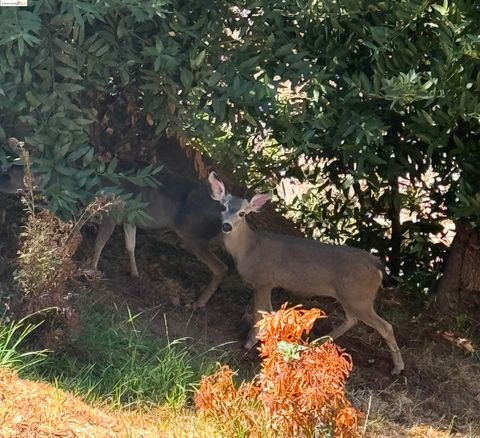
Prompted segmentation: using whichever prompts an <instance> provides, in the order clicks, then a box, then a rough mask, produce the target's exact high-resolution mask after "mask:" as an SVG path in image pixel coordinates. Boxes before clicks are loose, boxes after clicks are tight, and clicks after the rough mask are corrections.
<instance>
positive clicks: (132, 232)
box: [123, 223, 139, 277]
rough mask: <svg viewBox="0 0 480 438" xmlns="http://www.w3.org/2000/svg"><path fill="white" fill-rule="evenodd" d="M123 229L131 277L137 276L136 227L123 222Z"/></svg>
mask: <svg viewBox="0 0 480 438" xmlns="http://www.w3.org/2000/svg"><path fill="white" fill-rule="evenodd" d="M123 231H124V233H125V247H126V248H127V252H128V257H129V259H130V275H131V276H132V277H138V276H139V275H138V269H137V262H136V260H135V245H136V239H137V227H136V226H135V225H132V224H127V223H124V224H123Z"/></svg>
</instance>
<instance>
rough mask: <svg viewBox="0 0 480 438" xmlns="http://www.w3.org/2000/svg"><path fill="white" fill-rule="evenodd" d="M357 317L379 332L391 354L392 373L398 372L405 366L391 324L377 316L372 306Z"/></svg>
mask: <svg viewBox="0 0 480 438" xmlns="http://www.w3.org/2000/svg"><path fill="white" fill-rule="evenodd" d="M357 317H358V318H359V319H360V320H361V321H363V322H364V323H365V324H367V325H368V326H370V327H372V328H374V329H375V330H376V331H377V332H378V333H379V334H380V336H381V337H382V338H383V339H385V341H386V343H387V345H388V348H389V349H390V353H391V355H392V360H393V370H392V374H400V373H401V372H402V371H403V369H404V368H405V364H404V363H403V359H402V355H401V353H400V349H399V348H398V345H397V341H396V339H395V334H394V333H393V327H392V325H391V324H390V323H388V322H387V321H385V320H384V319H382V318H381V317H380V316H378V314H377V313H376V312H375V310H374V309H373V306H370V307H369V308H368V309H367V311H364V312H361V313H360V314H357Z"/></svg>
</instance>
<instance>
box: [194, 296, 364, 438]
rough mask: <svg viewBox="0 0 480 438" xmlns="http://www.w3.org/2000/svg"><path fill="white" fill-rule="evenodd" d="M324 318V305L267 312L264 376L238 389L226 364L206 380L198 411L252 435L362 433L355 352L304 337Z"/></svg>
mask: <svg viewBox="0 0 480 438" xmlns="http://www.w3.org/2000/svg"><path fill="white" fill-rule="evenodd" d="M324 316H325V315H324V313H323V312H322V311H321V310H318V309H311V310H306V309H302V308H301V307H300V306H296V307H292V308H287V306H286V305H283V306H282V308H281V309H280V310H279V311H278V312H273V313H264V315H263V319H262V320H261V321H260V322H259V323H258V327H259V334H258V339H259V341H260V343H261V344H260V347H259V350H260V356H261V358H262V365H261V372H260V374H259V375H258V376H257V377H256V379H255V381H254V382H251V383H242V384H241V385H240V387H239V388H238V389H236V387H235V385H234V381H233V375H234V373H233V371H232V370H230V368H228V367H227V366H222V367H221V368H220V369H219V370H218V371H217V373H216V374H214V375H213V376H207V377H204V378H203V380H202V383H201V385H200V388H199V389H198V391H197V394H196V397H195V403H196V406H197V409H199V410H200V411H201V412H203V413H205V414H206V415H208V416H211V417H212V418H214V419H215V420H217V424H218V425H219V427H220V429H221V431H222V432H224V433H227V434H228V433H229V434H232V435H234V434H238V432H239V431H241V432H242V433H243V434H244V436H250V437H260V436H271V437H277V436H278V437H284V436H288V437H300V436H306V437H308V436H311V437H313V436H315V435H316V434H318V433H324V434H327V435H328V434H330V435H332V434H333V435H334V436H336V437H341V438H347V437H354V436H356V435H357V431H358V415H359V413H358V412H357V411H356V410H355V409H354V408H353V407H352V406H351V405H350V403H349V402H348V400H347V399H346V397H345V381H346V379H347V377H348V375H349V373H350V371H351V369H352V362H351V359H350V356H349V355H347V354H345V353H344V352H343V351H342V350H341V349H340V348H339V347H338V346H337V345H335V344H334V343H333V342H332V341H330V340H326V341H325V342H323V343H317V342H312V343H309V342H307V341H305V340H303V336H304V335H305V334H308V333H309V332H310V330H311V329H312V327H313V325H314V323H315V321H316V319H318V318H320V317H324Z"/></svg>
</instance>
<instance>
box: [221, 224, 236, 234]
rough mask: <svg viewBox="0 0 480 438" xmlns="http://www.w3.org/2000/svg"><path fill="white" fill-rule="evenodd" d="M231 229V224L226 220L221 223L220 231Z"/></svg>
mask: <svg viewBox="0 0 480 438" xmlns="http://www.w3.org/2000/svg"><path fill="white" fill-rule="evenodd" d="M232 229H233V228H232V226H231V225H230V224H229V223H228V222H224V223H223V224H222V231H223V232H224V233H229V232H230V231H232Z"/></svg>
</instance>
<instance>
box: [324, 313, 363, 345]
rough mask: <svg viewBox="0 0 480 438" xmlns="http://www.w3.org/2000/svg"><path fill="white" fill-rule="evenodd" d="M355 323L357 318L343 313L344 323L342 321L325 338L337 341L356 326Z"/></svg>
mask: <svg viewBox="0 0 480 438" xmlns="http://www.w3.org/2000/svg"><path fill="white" fill-rule="evenodd" d="M357 322H358V319H357V318H355V317H354V316H352V315H350V314H349V313H348V312H345V321H343V322H342V324H340V325H339V326H338V327H336V328H334V329H333V330H332V331H331V332H330V333H329V334H328V335H327V336H330V337H331V338H332V339H337V338H339V337H340V336H342V335H343V334H344V333H345V332H347V331H348V330H350V329H351V328H352V327H353V326H354V325H356V324H357Z"/></svg>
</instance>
